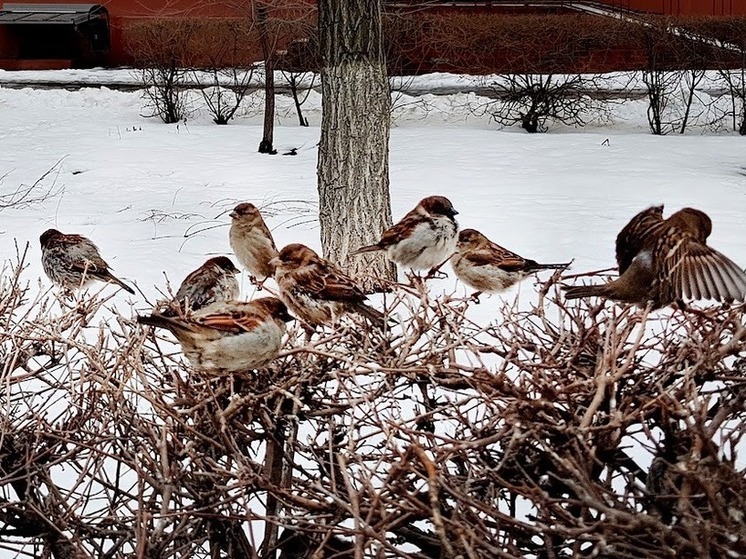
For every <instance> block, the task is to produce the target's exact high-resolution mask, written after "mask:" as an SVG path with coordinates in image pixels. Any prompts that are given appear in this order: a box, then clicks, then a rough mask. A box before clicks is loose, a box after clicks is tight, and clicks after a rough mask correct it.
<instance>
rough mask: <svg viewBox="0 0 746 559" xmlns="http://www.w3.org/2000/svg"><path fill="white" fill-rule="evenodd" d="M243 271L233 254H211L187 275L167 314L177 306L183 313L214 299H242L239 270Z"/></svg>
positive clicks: (165, 312)
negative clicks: (229, 255)
mask: <svg viewBox="0 0 746 559" xmlns="http://www.w3.org/2000/svg"><path fill="white" fill-rule="evenodd" d="M239 273H240V270H239V269H238V268H236V266H235V265H234V264H233V262H232V261H231V259H230V258H227V257H225V256H216V257H215V258H210V259H209V260H208V261H207V262H205V263H204V264H202V266H200V267H199V268H197V269H196V270H194V271H193V272H192V273H190V274H189V275H188V276H187V277H186V278H184V281H182V282H181V285H180V286H179V290H178V291H177V292H176V295H175V296H174V298H173V301H171V302H170V304H169V307H170V308H169V309H167V310H165V311H163V314H164V315H166V316H173V314H172V313H173V312H174V311H175V310H177V309H178V310H179V311H181V314H183V313H185V312H186V311H187V310H193V311H196V310H198V309H201V308H203V307H206V306H207V305H211V304H212V303H217V302H220V301H230V300H232V299H238V296H239V293H240V289H239V287H238V280H237V279H236V274H239Z"/></svg>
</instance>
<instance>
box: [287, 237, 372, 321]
mask: <svg viewBox="0 0 746 559" xmlns="http://www.w3.org/2000/svg"><path fill="white" fill-rule="evenodd" d="M272 263H273V265H274V266H275V267H276V271H275V280H276V281H277V284H278V285H279V287H280V298H281V299H282V300H283V301H284V302H285V304H286V305H287V306H288V308H289V309H290V311H291V312H292V313H294V314H295V315H296V316H297V317H298V318H300V319H301V320H302V321H303V322H305V323H307V324H309V325H311V326H319V325H322V324H329V323H332V322H334V321H336V320H337V319H338V318H339V317H340V316H342V315H343V314H345V313H348V312H355V313H358V314H361V315H362V316H364V317H365V318H367V319H368V320H370V321H371V322H372V323H373V324H375V325H376V326H379V327H383V325H384V322H385V321H384V315H383V314H382V313H381V312H380V311H378V310H376V309H374V308H373V307H370V306H368V305H366V304H365V303H364V301H365V300H366V299H367V296H366V295H365V293H364V292H363V291H362V289H360V287H358V286H357V284H356V283H355V281H354V280H353V279H352V278H351V277H349V276H348V275H347V274H345V273H344V272H342V270H340V269H339V268H338V267H337V266H335V265H334V264H332V263H331V262H329V261H328V260H325V259H323V258H321V257H320V256H319V255H318V254H316V252H314V251H313V250H312V249H310V248H308V247H307V246H305V245H301V244H291V245H288V246H286V247H285V248H283V249H282V250H281V251H280V254H279V256H277V258H275V259H273V261H272Z"/></svg>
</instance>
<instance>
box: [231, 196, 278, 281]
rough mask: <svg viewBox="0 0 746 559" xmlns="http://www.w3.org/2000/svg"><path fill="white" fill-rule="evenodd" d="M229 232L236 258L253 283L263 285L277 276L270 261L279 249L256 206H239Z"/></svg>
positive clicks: (234, 212)
mask: <svg viewBox="0 0 746 559" xmlns="http://www.w3.org/2000/svg"><path fill="white" fill-rule="evenodd" d="M230 216H231V228H230V231H229V233H228V240H229V242H230V245H231V248H232V249H233V252H234V253H235V254H236V258H238V261H239V262H240V263H241V266H243V267H244V268H245V269H246V271H247V272H248V273H249V275H250V276H251V279H252V281H253V282H255V283H257V282H263V281H264V280H266V279H267V278H269V277H272V276H273V275H274V273H275V269H274V266H272V265H271V264H270V261H271V260H272V259H273V258H274V257H276V256H277V246H276V245H275V241H274V239H273V238H272V233H271V232H270V230H269V228H268V227H267V224H266V223H264V219H263V218H262V214H261V213H259V210H258V209H257V207H256V206H255V205H254V204H250V203H248V202H244V203H241V204H238V205H237V206H236V207H235V208H234V209H233V211H232V212H231V213H230Z"/></svg>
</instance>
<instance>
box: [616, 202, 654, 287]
mask: <svg viewBox="0 0 746 559" xmlns="http://www.w3.org/2000/svg"><path fill="white" fill-rule="evenodd" d="M658 210H660V211H658ZM662 211H663V207H662V206H659V207H657V208H656V207H653V208H648V209H646V210H643V211H641V212H640V213H638V214H637V215H636V216H635V217H633V218H632V219H630V220H629V223H628V224H627V225H625V226H624V228H623V229H622V230H621V231H620V232H619V234H618V235H617V237H616V261H617V265H618V266H619V275H620V276H621V275H622V274H623V273H624V272H626V271H627V268H629V266H630V264H632V260H634V258H635V256H637V255H638V254H639V253H640V252H641V251H643V250H645V249H646V248H649V247H650V246H651V245H652V244H653V243H655V242H656V239H657V238H658V236H659V235H661V234H662V232H663V229H664V228H666V226H665V222H664V220H663V217H662V215H661V214H662Z"/></svg>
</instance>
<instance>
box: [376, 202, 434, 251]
mask: <svg viewBox="0 0 746 559" xmlns="http://www.w3.org/2000/svg"><path fill="white" fill-rule="evenodd" d="M422 218H423V216H422V215H421V214H419V213H417V212H416V211H415V210H412V211H410V212H409V213H408V214H407V215H405V216H404V217H403V218H401V220H400V221H399V222H398V223H396V224H394V225H393V226H391V227H390V228H388V229H387V230H386V231H385V232H384V234H383V235H381V240H380V241H379V242H378V246H380V247H381V248H387V247H389V246H391V245H395V244H396V243H398V242H399V241H400V240H401V239H402V237H406V236H408V235H409V232H410V231H412V229H414V228H415V226H416V225H417V223H418V222H419V221H420V220H421V219H422Z"/></svg>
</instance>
